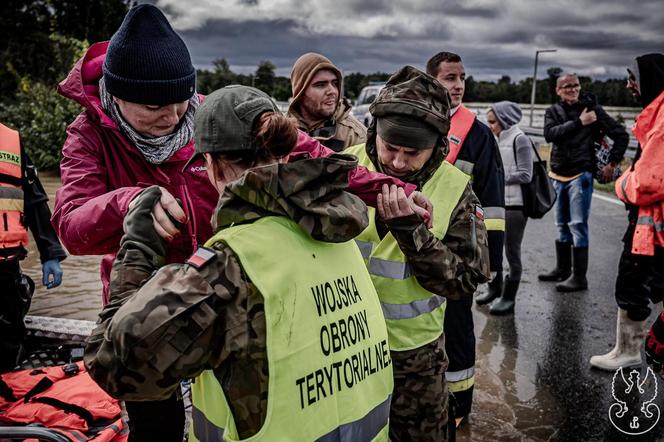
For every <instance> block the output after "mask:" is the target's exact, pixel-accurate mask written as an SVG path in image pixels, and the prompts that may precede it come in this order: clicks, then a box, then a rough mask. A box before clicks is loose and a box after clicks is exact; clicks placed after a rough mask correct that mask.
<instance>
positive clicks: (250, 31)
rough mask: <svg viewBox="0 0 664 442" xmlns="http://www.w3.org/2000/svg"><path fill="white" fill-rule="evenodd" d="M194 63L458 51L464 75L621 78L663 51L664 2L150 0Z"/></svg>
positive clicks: (385, 59) (361, 59) (244, 66)
mask: <svg viewBox="0 0 664 442" xmlns="http://www.w3.org/2000/svg"><path fill="white" fill-rule="evenodd" d="M156 5H157V6H159V7H160V8H162V10H164V12H165V13H166V14H167V15H168V17H169V19H170V20H171V23H172V24H173V27H174V28H175V29H176V30H177V31H178V32H179V33H180V35H182V37H183V38H184V40H185V42H186V43H187V45H188V46H189V50H190V51H191V55H192V58H193V60H194V64H195V65H196V66H197V67H199V68H210V67H211V62H212V60H214V59H217V58H225V59H226V60H227V61H228V62H229V64H230V65H231V69H232V70H234V71H236V72H244V73H249V72H253V71H254V70H255V68H256V66H257V64H258V62H259V61H260V60H271V61H272V62H273V63H274V64H275V65H276V66H277V74H279V75H285V76H288V75H289V73H290V68H291V66H292V64H293V62H294V61H295V60H296V59H297V57H298V56H300V55H301V54H303V53H305V52H309V51H315V52H320V53H322V54H324V55H326V56H327V57H329V58H330V59H331V60H332V62H333V63H335V64H336V65H337V66H338V67H340V68H341V69H342V70H343V71H344V72H345V73H350V72H364V73H370V72H376V71H381V72H394V71H395V70H397V69H398V68H399V67H401V66H403V65H405V64H411V65H413V66H416V67H418V68H421V69H422V68H423V67H424V65H425V63H426V61H427V59H428V58H429V57H430V56H431V55H433V54H435V53H436V52H438V51H442V50H447V51H452V52H457V53H458V54H460V55H461V57H462V59H463V61H464V66H465V68H466V73H467V75H472V76H473V77H474V78H475V79H481V80H495V79H497V78H499V77H500V76H502V75H509V76H511V77H512V80H519V79H522V78H524V77H526V76H532V71H533V62H534V57H535V50H536V49H550V48H555V49H557V50H558V52H556V53H552V54H540V68H539V69H538V77H539V78H542V76H545V75H546V74H545V72H546V69H547V68H548V67H551V66H560V67H562V68H563V69H564V70H566V71H573V72H577V73H579V74H584V75H590V76H591V77H593V78H607V77H612V78H617V77H624V76H625V67H626V66H628V65H629V64H630V63H631V61H632V60H633V58H634V57H635V56H637V55H641V54H644V53H648V52H662V51H664V2H663V1H662V0H638V1H636V0H625V1H598V0H548V1H525V0H502V1H486V0H451V1H450V0H443V1H441V0H408V1H402V2H389V1H381V0H334V1H332V0H309V1H307V0H191V1H183V0H157V1H156Z"/></svg>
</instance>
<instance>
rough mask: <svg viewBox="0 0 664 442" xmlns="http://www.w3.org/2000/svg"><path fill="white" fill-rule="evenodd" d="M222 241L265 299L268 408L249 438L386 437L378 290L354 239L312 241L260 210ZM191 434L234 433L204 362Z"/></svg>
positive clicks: (205, 437) (386, 357) (385, 354)
mask: <svg viewBox="0 0 664 442" xmlns="http://www.w3.org/2000/svg"><path fill="white" fill-rule="evenodd" d="M219 241H223V242H225V243H226V244H228V246H229V247H230V248H231V249H232V250H233V252H234V253H235V254H236V255H237V257H238V258H239V260H240V263H241V265H242V268H243V270H244V271H245V272H246V274H247V276H248V277H249V279H250V280H251V282H252V283H253V284H254V285H255V286H256V288H257V289H258V291H259V292H260V293H261V295H262V296H263V298H264V301H265V322H266V333H267V359H268V372H269V386H268V398H267V413H266V418H265V422H264V424H263V427H262V428H261V429H260V431H259V432H258V433H257V434H255V435H253V436H251V437H250V438H248V439H246V440H249V441H314V440H320V441H339V440H344V441H349V442H350V441H387V434H388V418H389V412H390V400H391V393H392V388H393V379H392V364H391V359H390V352H389V344H388V342H387V330H386V327H385V320H384V318H383V314H382V311H381V307H380V303H379V301H378V296H377V294H376V291H375V289H374V287H373V285H372V283H371V278H370V276H369V274H368V273H367V271H366V268H365V267H364V265H363V261H362V256H361V255H360V253H359V251H358V249H357V247H356V246H355V244H354V242H353V241H348V242H345V243H326V242H321V241H316V240H314V239H312V238H311V236H309V234H307V233H306V232H305V231H303V230H302V229H301V228H300V226H299V225H297V224H296V223H295V222H294V221H292V220H290V219H288V218H285V217H274V216H270V217H265V218H261V219H259V220H257V221H255V222H253V223H251V224H245V225H239V226H234V227H230V228H227V229H224V230H222V231H220V232H218V233H217V234H216V235H214V236H213V237H212V238H211V239H210V240H209V241H208V242H207V243H206V245H211V244H214V243H217V242H219ZM192 402H193V411H192V418H193V419H192V420H193V425H192V431H191V432H190V436H191V440H196V441H221V440H226V441H236V440H239V437H238V433H237V428H236V425H235V419H234V416H233V413H232V412H231V409H230V408H229V406H228V402H227V399H226V396H225V394H224V391H223V389H222V387H221V385H220V384H219V382H218V380H217V378H216V377H215V375H214V373H213V372H212V371H211V370H208V371H205V372H203V373H202V374H201V375H200V376H199V377H198V378H196V380H195V382H194V383H193V386H192Z"/></svg>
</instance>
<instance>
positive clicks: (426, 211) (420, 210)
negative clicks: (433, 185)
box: [408, 190, 433, 229]
mask: <svg viewBox="0 0 664 442" xmlns="http://www.w3.org/2000/svg"><path fill="white" fill-rule="evenodd" d="M408 203H409V204H410V208H411V209H413V211H414V212H415V213H416V214H417V215H419V217H420V218H422V219H423V220H424V224H425V225H426V226H427V229H430V228H431V227H433V204H432V203H431V201H430V200H429V198H427V196H426V195H425V194H423V193H422V192H419V191H417V190H416V191H415V192H413V193H411V194H410V196H409V197H408Z"/></svg>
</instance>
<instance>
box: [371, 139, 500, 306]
mask: <svg viewBox="0 0 664 442" xmlns="http://www.w3.org/2000/svg"><path fill="white" fill-rule="evenodd" d="M367 154H368V155H369V157H370V158H371V161H372V162H373V163H374V164H375V165H376V166H377V168H378V170H381V169H382V168H380V164H378V158H377V154H376V149H375V135H374V136H373V137H372V138H371V139H370V140H369V141H368V142H367ZM446 155H447V149H445V148H437V151H436V152H435V153H434V156H432V158H431V159H430V160H429V162H428V163H427V164H426V165H425V168H424V169H423V170H421V171H419V172H418V173H417V174H416V176H417V178H418V179H416V180H414V181H415V183H416V184H417V186H418V188H419V189H421V188H422V186H423V185H424V183H425V182H426V181H427V180H428V179H429V178H430V177H431V176H432V175H433V173H434V172H435V168H437V167H439V166H440V164H441V163H442V161H443V159H444V157H445V156H446ZM425 169H426V170H425ZM429 169H433V170H429ZM377 213H378V212H376V214H377ZM435 222H436V220H435V219H434V223H435ZM376 227H377V229H378V233H379V235H380V236H381V237H383V236H384V235H385V234H386V233H387V231H388V230H389V231H390V232H391V233H392V236H394V239H396V241H397V243H398V244H399V248H400V249H401V251H402V252H403V254H404V255H405V256H406V258H407V259H408V263H409V264H410V266H411V269H412V271H413V274H414V275H415V278H417V282H419V283H420V285H421V286H422V287H424V288H425V289H427V290H429V291H430V292H432V293H436V294H437V295H441V296H445V297H446V298H448V299H453V300H458V299H461V298H464V297H469V296H472V295H473V293H474V292H475V289H476V288H477V285H478V284H480V283H482V282H486V281H488V279H489V276H490V275H491V272H490V270H489V247H488V239H487V230H486V226H485V225H484V222H483V220H482V209H481V206H480V202H479V200H478V199H477V197H476V196H475V194H474V193H473V190H472V187H471V184H468V185H466V189H465V190H464V192H463V195H462V196H461V199H460V200H459V202H458V203H457V205H456V207H455V208H454V210H453V211H452V215H451V216H450V223H449V226H448V228H447V232H446V233H445V237H444V238H443V239H442V240H440V239H438V238H436V237H435V236H434V235H433V233H431V231H430V230H429V229H427V228H426V226H425V225H424V223H423V221H422V220H421V219H420V218H419V217H418V216H417V215H410V216H405V217H401V218H394V219H392V220H389V221H387V222H383V221H382V220H376Z"/></svg>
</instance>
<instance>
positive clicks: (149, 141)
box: [99, 77, 200, 164]
mask: <svg viewBox="0 0 664 442" xmlns="http://www.w3.org/2000/svg"><path fill="white" fill-rule="evenodd" d="M99 97H100V98H101V104H102V107H103V109H104V111H105V112H106V114H107V115H108V116H109V117H111V119H112V120H113V121H114V122H115V123H116V124H117V125H118V127H119V128H120V131H121V132H122V133H123V134H124V135H125V136H126V137H127V138H128V139H129V141H131V142H132V144H134V146H136V147H137V148H138V150H139V151H140V152H141V154H143V156H144V157H145V159H146V160H148V161H149V162H150V163H152V164H161V163H163V162H164V161H166V160H168V159H169V158H170V157H172V156H173V154H174V153H175V152H177V151H178V150H180V149H181V148H183V147H184V146H186V145H187V143H189V141H190V140H191V137H192V136H193V135H194V113H195V112H196V109H197V108H198V105H199V104H200V101H199V99H198V94H196V93H194V95H192V97H191V98H190V99H189V107H188V108H187V112H185V114H184V116H183V117H182V119H181V120H180V123H179V126H178V127H177V129H176V130H175V132H173V133H172V134H169V135H164V136H162V137H149V136H145V135H142V134H139V133H138V132H137V131H136V129H134V128H133V127H131V125H130V124H129V123H127V120H125V119H124V117H123V116H122V114H120V110H119V109H118V107H117V105H116V104H115V103H114V102H113V97H112V96H111V94H109V93H108V91H107V90H106V85H105V84H104V78H103V77H102V78H101V79H100V80H99Z"/></svg>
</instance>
